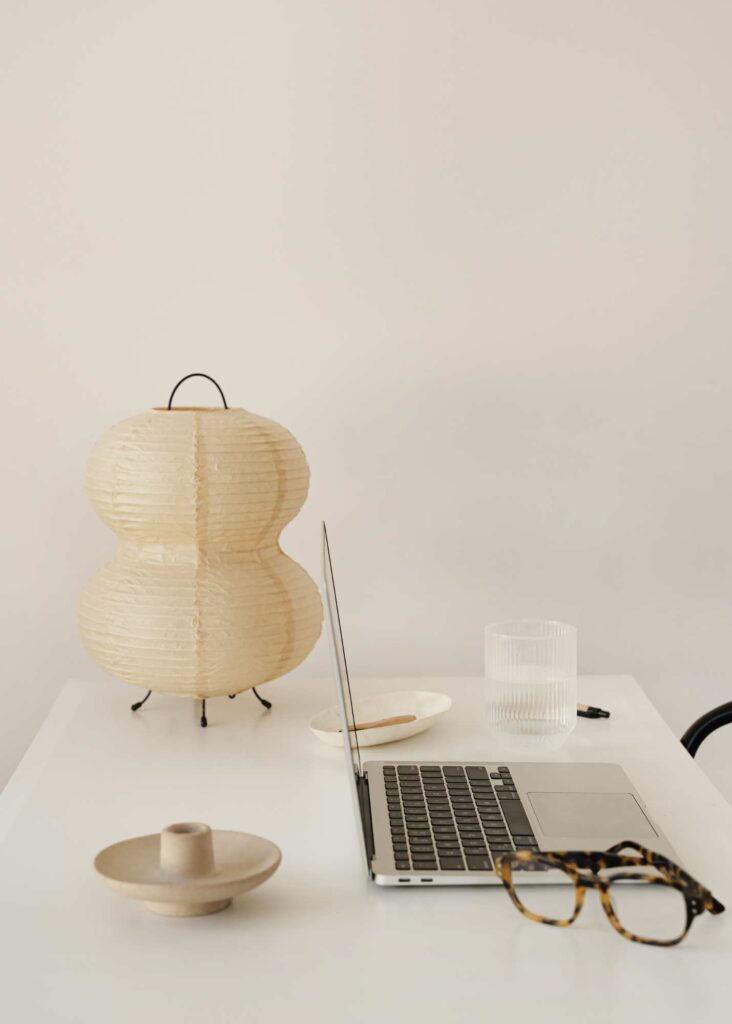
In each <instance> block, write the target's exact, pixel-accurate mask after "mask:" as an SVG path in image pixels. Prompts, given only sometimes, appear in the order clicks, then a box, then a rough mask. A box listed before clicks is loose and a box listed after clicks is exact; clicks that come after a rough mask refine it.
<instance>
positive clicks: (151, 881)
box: [94, 822, 282, 917]
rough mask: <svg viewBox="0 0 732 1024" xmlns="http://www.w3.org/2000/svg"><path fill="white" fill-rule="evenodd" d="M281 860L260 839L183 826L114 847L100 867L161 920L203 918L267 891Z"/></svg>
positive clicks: (101, 859) (112, 883)
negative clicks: (260, 888)
mask: <svg viewBox="0 0 732 1024" xmlns="http://www.w3.org/2000/svg"><path fill="white" fill-rule="evenodd" d="M281 859H282V854H281V853H280V850H279V848H278V847H277V846H275V844H274V843H271V842H269V840H267V839H262V838H260V836H253V835H248V834H247V833H245V832H225V831H218V830H217V831H213V830H212V829H210V828H209V826H208V825H204V824H202V823H200V822H181V823H179V824H175V825H168V827H167V828H164V829H163V830H162V832H160V833H158V834H156V835H150V836H139V837H138V838H137V839H127V840H125V841H124V842H121V843H115V844H114V845H113V846H108V847H107V848H106V849H105V850H102V851H101V853H99V854H98V855H97V857H96V859H95V861H94V867H95V869H96V871H97V873H98V874H99V875H101V877H102V878H103V879H104V881H105V882H107V884H108V885H110V886H111V887H112V888H113V889H116V891H117V892H120V893H122V894H123V895H124V896H129V897H131V898H132V899H137V900H142V901H143V903H144V904H145V906H146V907H147V908H148V910H152V911H154V912H155V913H156V914H165V915H166V916H168V917H200V916H202V915H204V914H215V913H216V912H217V911H219V910H224V909H225V908H226V907H228V906H229V904H230V903H231V901H232V898H233V897H234V896H236V895H239V894H240V893H244V892H248V891H249V890H250V889H254V888H255V887H256V886H258V885H261V884H262V882H265V881H266V880H267V879H268V878H269V877H270V876H271V875H273V874H274V872H275V871H276V870H277V868H278V867H279V864H280V860H281Z"/></svg>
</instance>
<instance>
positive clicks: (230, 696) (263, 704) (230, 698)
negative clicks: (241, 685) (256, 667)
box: [229, 686, 272, 711]
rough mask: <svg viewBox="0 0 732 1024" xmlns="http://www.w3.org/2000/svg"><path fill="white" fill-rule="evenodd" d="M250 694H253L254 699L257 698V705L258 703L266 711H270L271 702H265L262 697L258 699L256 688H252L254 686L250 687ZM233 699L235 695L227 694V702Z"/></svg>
mask: <svg viewBox="0 0 732 1024" xmlns="http://www.w3.org/2000/svg"><path fill="white" fill-rule="evenodd" d="M252 693H253V694H254V696H255V697H256V698H257V700H258V701H259V703H260V704H261V705H262V706H263V707H265V708H267V710H268V711H269V710H270V708H271V707H272V701H270V700H265V699H264V697H260V696H259V694H258V693H257V690H256V687H254V686H253V687H252ZM235 697H236V694H235V693H230V694H229V700H234V698H235Z"/></svg>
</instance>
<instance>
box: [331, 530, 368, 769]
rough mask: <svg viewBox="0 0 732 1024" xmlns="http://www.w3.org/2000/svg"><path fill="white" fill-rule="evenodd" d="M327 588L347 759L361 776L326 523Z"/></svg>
mask: <svg viewBox="0 0 732 1024" xmlns="http://www.w3.org/2000/svg"><path fill="white" fill-rule="evenodd" d="M323 586H324V588H325V604H326V618H327V620H328V627H329V628H328V632H329V634H330V649H331V655H332V657H333V668H334V670H335V676H336V684H337V689H338V709H339V711H340V716H341V729H342V730H343V732H344V733H348V734H349V735H350V737H351V740H352V742H351V743H344V745H343V746H344V749H345V751H346V758H347V760H348V761H349V762H350V763H351V766H352V768H353V771H354V774H356V775H360V774H361V751H360V749H359V746H358V733H357V732H355V731H350V730H349V726H353V725H355V722H356V717H355V714H354V710H353V696H352V694H351V680H350V678H349V675H348V662H347V661H346V650H345V647H344V645H343V630H342V629H341V617H340V614H339V612H338V598H337V597H336V589H335V580H334V578H333V563H332V561H331V557H330V547H329V545H328V532H327V530H326V528H325V523H323Z"/></svg>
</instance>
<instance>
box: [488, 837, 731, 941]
mask: <svg viewBox="0 0 732 1024" xmlns="http://www.w3.org/2000/svg"><path fill="white" fill-rule="evenodd" d="M626 850H627V851H631V850H632V851H634V852H633V853H624V852H623V851H626ZM495 861H496V870H497V872H498V874H499V876H500V878H501V880H502V881H503V884H504V886H505V887H506V889H507V891H508V894H509V896H510V897H511V899H512V900H513V903H514V906H516V907H517V908H518V909H519V910H520V911H521V913H522V914H524V915H525V916H526V917H528V918H530V919H531V920H532V921H540V922H541V923H542V924H551V925H554V926H555V927H556V928H568V927H569V926H570V925H571V924H572V923H573V922H574V921H576V920H577V917H578V916H579V912H580V910H581V909H582V905H583V903H584V899H585V892H586V891H587V889H597V891H598V893H599V894H600V902H601V903H602V906H603V909H604V910H605V913H606V914H607V916H608V919H609V920H610V924H611V925H612V926H613V928H614V929H615V930H616V931H617V932H620V934H621V935H622V936H623V938H625V939H630V941H631V942H643V943H645V944H646V945H649V946H675V945H676V944H677V943H678V942H681V940H682V939H683V938H684V936H685V935H686V933H687V932H688V931H689V928H691V924H692V922H693V920H694V918H695V917H698V916H699V915H700V914H703V913H704V911H705V910H707V911H709V913H710V914H721V913H722V911H723V910H724V907H723V906H722V904H721V903H720V902H719V900H716V899H715V898H714V896H712V894H711V892H710V891H709V890H708V889H705V888H704V886H703V885H700V883H699V882H697V881H695V879H693V878H692V877H691V875H688V874H687V873H686V872H685V871H683V870H682V869H681V868H680V867H679V866H678V864H674V863H673V861H670V860H668V859H667V858H666V857H663V856H661V854H660V853H654V852H653V851H652V850H646V849H645V848H644V847H643V846H640V845H639V844H638V843H635V842H633V841H631V840H627V841H625V842H622V843H617V844H616V845H615V846H611V847H610V849H609V850H606V851H604V852H592V851H588V850H572V851H565V850H562V851H559V850H557V851H554V852H552V853H541V852H539V851H532V850H519V851H517V852H515V853H503V854H499V855H497V856H496V859H495ZM524 871H546V872H557V871H562V872H564V873H565V874H566V875H568V876H569V879H570V880H571V881H572V882H573V883H574V886H573V887H572V886H571V885H526V886H522V887H521V895H520V896H519V894H518V893H517V892H516V889H515V888H514V872H521V873H523V872H524ZM600 872H602V873H603V874H600ZM519 880H520V879H519ZM629 883H631V884H629ZM641 886H642V889H643V891H642V892H640V893H639V892H638V891H637V890H638V888H640V887H641ZM633 890H636V891H635V892H634V891H633ZM639 897H640V898H639Z"/></svg>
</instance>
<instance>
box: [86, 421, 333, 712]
mask: <svg viewBox="0 0 732 1024" xmlns="http://www.w3.org/2000/svg"><path fill="white" fill-rule="evenodd" d="M309 476H310V474H309V470H308V465H307V462H306V460H305V455H304V453H303V451H302V448H301V447H300V445H299V444H298V443H297V441H296V440H295V438H294V437H293V436H292V434H290V433H289V432H288V431H287V430H285V428H284V427H282V426H280V425H279V424H278V423H274V422H273V421H272V420H268V419H265V418H264V417H262V416H255V415H254V414H252V413H250V412H247V411H245V410H244V409H228V408H224V409H219V408H174V409H151V410H149V411H148V412H144V413H142V414H141V415H139V416H134V417H132V418H131V419H127V420H124V421H123V422H122V423H119V424H117V425H116V426H114V427H112V428H111V429H110V430H108V431H107V433H106V434H104V436H103V437H102V438H101V439H100V441H99V442H98V443H97V445H96V446H95V448H94V450H93V452H92V454H91V457H90V460H89V465H88V470H87V490H88V493H89V496H90V498H91V501H92V503H93V504H94V506H95V508H96V510H97V512H98V513H99V515H100V516H101V518H102V519H103V520H104V522H105V523H106V524H107V525H108V526H110V527H111V528H112V530H114V532H115V533H116V534H117V537H118V540H119V545H118V550H117V554H116V557H115V558H114V560H113V561H111V562H110V563H108V564H107V565H106V566H104V568H102V569H101V571H100V572H98V573H97V575H96V576H95V577H94V578H93V579H92V581H91V582H90V583H89V584H88V586H87V587H86V588H85V590H84V591H83V593H82V595H81V601H80V605H79V626H80V630H81V635H82V639H83V641H84V643H85V645H86V647H87V649H88V651H89V653H90V654H91V656H92V657H93V658H94V659H95V661H97V662H98V663H99V664H100V665H101V666H102V668H104V669H106V670H107V671H108V672H111V673H113V674H114V675H116V676H119V677H120V678H122V679H124V680H126V681H127V682H129V683H134V684H135V685H137V686H142V687H145V688H146V689H150V690H155V691H158V692H163V693H171V694H178V695H180V696H186V697H198V698H207V697H213V696H216V695H222V694H235V693H239V692H241V691H242V690H247V689H250V688H251V687H254V686H258V685H259V684H260V683H264V682H267V680H270V679H275V678H276V677H278V676H281V675H283V674H284V673H286V672H289V671H290V670H291V669H293V668H295V666H296V665H298V664H300V662H301V661H303V660H304V659H305V658H306V657H307V655H308V654H309V653H310V651H311V650H312V648H313V646H314V644H315V641H316V640H317V639H318V636H319V635H320V629H321V625H322V606H321V601H320V594H319V592H318V588H317V587H316V585H315V583H314V582H313V581H312V580H311V578H310V577H309V576H308V574H307V573H306V572H305V570H304V569H303V568H302V567H301V566H299V565H298V564H297V563H296V562H294V561H293V560H292V559H291V558H289V557H288V556H287V555H285V554H284V553H283V551H282V550H281V548H280V545H279V536H280V533H281V531H282V529H283V528H284V526H286V524H287V523H289V522H290V520H291V519H293V518H294V517H295V516H296V515H297V513H298V512H299V510H300V508H301V507H302V505H303V502H304V501H305V498H306V496H307V491H308V484H309Z"/></svg>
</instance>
